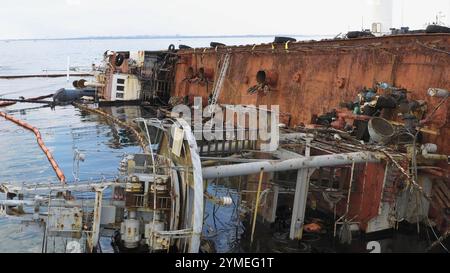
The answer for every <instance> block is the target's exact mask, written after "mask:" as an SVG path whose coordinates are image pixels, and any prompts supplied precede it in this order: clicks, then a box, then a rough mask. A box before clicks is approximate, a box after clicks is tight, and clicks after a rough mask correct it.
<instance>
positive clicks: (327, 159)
mask: <svg viewBox="0 0 450 273" xmlns="http://www.w3.org/2000/svg"><path fill="white" fill-rule="evenodd" d="M383 158H384V156H383V155H381V154H379V153H374V152H356V153H347V154H330V155H319V156H311V157H309V158H305V157H303V158H294V159H288V160H283V161H275V162H274V161H261V162H251V163H243V164H236V165H222V166H214V167H207V168H203V179H213V178H224V177H233V176H241V175H249V174H256V173H259V172H260V171H261V168H262V169H264V172H283V171H289V170H298V169H304V168H318V167H332V166H339V165H348V164H352V163H353V162H355V163H365V162H380V160H381V159H383Z"/></svg>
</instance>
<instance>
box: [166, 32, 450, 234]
mask: <svg viewBox="0 0 450 273" xmlns="http://www.w3.org/2000/svg"><path fill="white" fill-rule="evenodd" d="M449 52H450V35H448V34H418V35H399V36H385V37H379V38H362V39H351V40H326V41H310V42H297V43H287V44H284V43H283V44H263V45H247V46H235V47H233V46H232V47H216V48H207V49H195V50H180V51H178V53H177V55H178V56H179V60H178V62H177V64H176V67H175V80H174V89H173V91H172V96H177V97H186V96H187V97H188V98H189V101H190V102H192V100H193V97H195V96H201V97H203V103H204V104H207V98H208V97H209V96H210V95H211V91H212V88H213V84H212V82H214V80H215V77H217V76H214V75H217V74H218V70H219V67H220V65H221V62H223V60H224V58H225V54H227V53H228V54H230V55H231V61H230V62H231V63H230V67H229V69H228V74H227V75H226V78H225V82H224V86H223V90H222V91H221V94H220V96H219V99H218V102H219V103H221V104H244V105H248V104H253V105H256V106H260V105H279V106H280V112H281V119H282V120H281V122H283V123H284V124H287V125H288V127H290V128H295V127H297V126H299V125H301V126H306V127H308V125H309V124H311V123H313V120H314V118H315V117H317V116H319V115H322V114H324V113H326V112H329V111H330V110H332V109H337V108H339V104H340V103H342V102H344V101H352V100H353V99H354V98H355V96H356V95H357V93H358V91H357V90H360V89H362V88H363V87H367V86H373V85H374V83H376V82H388V83H390V84H392V85H393V86H397V87H401V88H404V89H407V90H408V97H409V98H410V99H413V100H423V101H425V102H426V103H427V105H428V109H429V111H431V109H434V108H435V107H436V106H438V104H439V103H440V102H441V99H440V98H435V97H430V96H428V95H427V90H428V89H429V88H433V87H438V88H443V89H447V90H448V89H449V88H450V56H449ZM200 72H201V73H200ZM205 72H207V73H205ZM199 74H201V75H203V77H201V78H203V80H198V76H197V77H194V76H193V75H199ZM261 78H262V79H261ZM262 81H264V82H265V83H267V85H268V86H267V87H266V89H265V90H263V89H261V88H260V90H259V91H256V92H253V93H251V92H249V90H251V88H252V87H257V86H258V84H260V83H261V82H262ZM397 113H398V112H396V111H393V112H390V113H383V114H384V118H386V119H388V120H391V121H397V122H401V121H400V120H399V119H398V117H397ZM448 116H449V114H448V102H445V103H444V104H442V105H440V107H439V108H438V110H437V111H436V112H435V113H434V115H433V119H432V120H431V121H430V122H428V123H427V124H426V126H425V129H426V130H427V132H428V133H425V134H424V135H423V143H435V144H437V147H438V151H437V152H438V153H439V154H444V155H448V154H450V142H449V141H448V136H449V133H450V127H449V125H448V123H447V120H448ZM315 153H316V154H320V153H321V152H320V151H315ZM322 153H323V152H322ZM407 164H408V163H406V165H407ZM448 166H449V165H448V162H446V161H441V162H437V163H436V165H435V168H434V169H433V168H429V169H423V170H420V171H419V172H420V178H419V182H418V183H419V184H420V185H421V186H422V187H424V188H427V192H428V194H429V195H430V196H431V200H432V202H431V203H430V204H427V205H426V206H425V207H424V208H421V209H422V210H425V211H424V212H423V214H425V215H427V214H428V213H429V216H430V217H431V219H432V220H433V221H434V222H435V223H436V225H437V227H438V228H439V230H441V231H445V230H446V229H447V228H448V208H449V205H450V204H449V196H448V194H449V188H450V184H449V179H448V170H449V168H448ZM393 169H395V168H392V166H391V167H390V168H388V167H387V164H386V163H368V164H366V165H364V164H359V165H358V166H357V167H356V171H355V173H354V177H353V179H354V182H353V189H352V192H351V195H350V197H349V200H350V202H349V206H348V208H347V209H348V211H347V212H346V207H347V206H346V202H340V203H338V204H337V206H336V213H337V217H340V216H343V215H345V216H346V217H345V218H346V219H351V220H353V221H355V222H358V224H359V227H360V228H361V229H362V230H364V231H366V232H372V231H378V230H382V229H384V228H389V227H394V226H395V224H392V223H391V224H389V223H388V221H391V220H392V219H388V218H389V214H391V213H392V210H395V209H396V197H395V196H396V195H397V194H398V191H399V190H398V189H397V188H396V187H398V184H396V183H397V182H395V181H394V180H395V179H397V180H398V179H400V180H402V179H405V177H404V176H403V174H401V173H400V174H399V173H393V172H395V171H393ZM405 169H408V166H405ZM391 172H392V173H391ZM402 176H403V178H402ZM339 177H340V179H341V183H343V185H342V186H341V187H343V188H348V187H349V182H348V181H349V178H350V173H349V172H347V173H345V175H344V174H340V175H339ZM344 177H345V179H344ZM391 180H392V181H391ZM253 190H256V189H253ZM405 198H407V197H405ZM408 198H412V197H411V196H410V197H408ZM420 198H422V197H419V199H420ZM309 202H310V203H311V202H313V203H314V204H317V207H319V208H322V209H324V210H326V211H329V212H330V213H333V206H330V204H329V202H327V201H326V200H324V197H323V196H322V194H316V193H312V194H311V196H310V197H309ZM403 205H404V206H418V203H411V202H406V203H404V204H403ZM428 206H429V207H428ZM385 210H388V211H390V212H388V211H385ZM428 210H429V211H428ZM383 214H384V215H383ZM407 214H408V213H407V212H405V213H404V215H403V216H404V217H405V218H408V217H409V218H411V217H410V216H408V215H407ZM409 214H411V213H409ZM395 220H399V219H395ZM381 222H384V223H381ZM413 222H414V221H413Z"/></svg>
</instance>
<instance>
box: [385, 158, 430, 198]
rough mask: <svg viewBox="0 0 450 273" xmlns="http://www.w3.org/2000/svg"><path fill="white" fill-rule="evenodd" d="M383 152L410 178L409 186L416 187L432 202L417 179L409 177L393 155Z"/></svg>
mask: <svg viewBox="0 0 450 273" xmlns="http://www.w3.org/2000/svg"><path fill="white" fill-rule="evenodd" d="M381 152H382V153H383V154H385V155H386V156H387V157H388V158H389V160H390V161H391V162H392V163H394V165H395V166H396V167H397V168H398V169H399V170H400V171H401V172H402V173H403V174H404V175H405V176H406V177H407V178H408V182H409V183H408V184H409V185H412V186H413V187H415V188H416V189H417V190H418V191H419V192H420V193H422V195H423V196H424V197H425V198H426V199H427V200H428V201H430V202H431V201H432V200H431V197H430V196H428V195H427V194H426V193H425V192H424V190H423V188H422V187H421V186H420V185H419V184H417V182H416V181H415V179H414V178H413V177H411V175H409V173H408V172H407V171H406V170H405V169H404V168H403V167H402V166H401V165H400V163H398V162H397V161H396V160H395V159H394V158H393V156H392V155H390V154H389V153H388V152H386V151H385V150H381Z"/></svg>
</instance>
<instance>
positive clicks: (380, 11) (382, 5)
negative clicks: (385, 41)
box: [367, 0, 393, 34]
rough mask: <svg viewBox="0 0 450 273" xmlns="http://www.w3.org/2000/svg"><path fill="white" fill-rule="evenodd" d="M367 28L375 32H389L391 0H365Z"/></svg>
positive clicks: (390, 26)
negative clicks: (367, 9) (367, 15)
mask: <svg viewBox="0 0 450 273" xmlns="http://www.w3.org/2000/svg"><path fill="white" fill-rule="evenodd" d="M367 3H368V6H369V10H370V13H369V24H370V25H369V28H370V30H371V31H372V32H373V33H375V34H387V33H390V29H391V28H392V9H393V4H392V0H367Z"/></svg>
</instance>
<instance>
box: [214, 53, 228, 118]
mask: <svg viewBox="0 0 450 273" xmlns="http://www.w3.org/2000/svg"><path fill="white" fill-rule="evenodd" d="M230 59H231V55H230V54H229V53H227V54H225V58H224V60H223V64H222V67H221V68H220V72H219V76H218V77H217V80H216V81H215V82H214V86H213V90H212V97H211V101H210V102H209V105H210V108H209V112H210V113H212V112H214V106H215V105H216V104H217V100H218V99H219V95H220V91H221V90H222V86H223V82H224V80H225V76H226V74H227V71H228V66H229V64H230Z"/></svg>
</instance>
